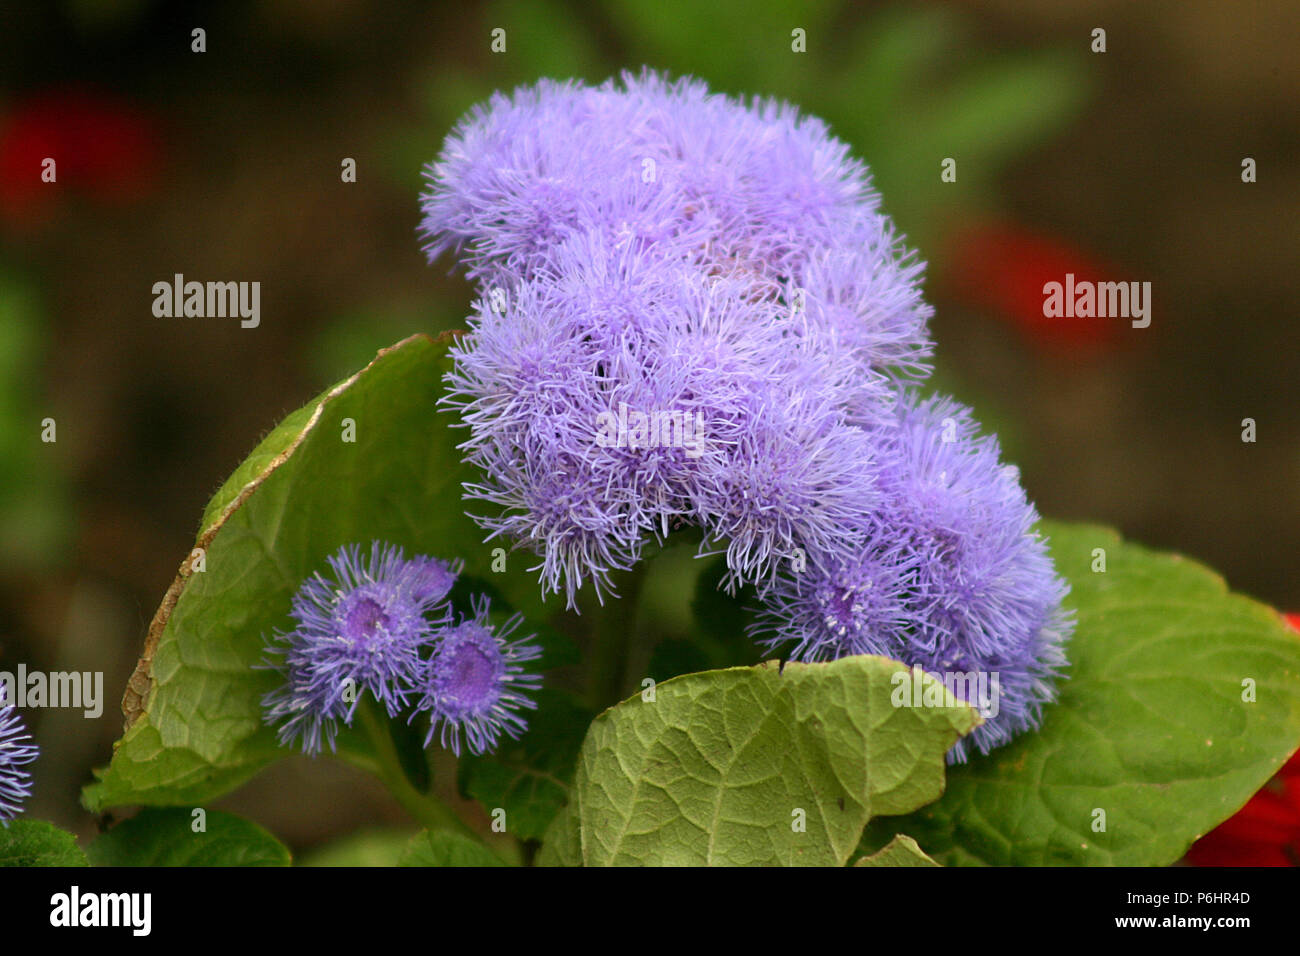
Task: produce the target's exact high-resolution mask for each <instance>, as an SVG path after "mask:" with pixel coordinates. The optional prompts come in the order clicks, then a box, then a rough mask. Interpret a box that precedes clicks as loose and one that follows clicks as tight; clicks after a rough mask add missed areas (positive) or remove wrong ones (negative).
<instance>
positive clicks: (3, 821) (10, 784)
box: [0, 684, 40, 827]
mask: <svg viewBox="0 0 1300 956" xmlns="http://www.w3.org/2000/svg"><path fill="white" fill-rule="evenodd" d="M39 755H40V751H39V750H38V749H37V747H36V745H35V744H34V743H32V738H31V735H30V734H29V733H27V728H26V727H25V726H24V725H23V719H22V717H20V716H19V714H18V711H17V709H16V708H15V707H14V706H13V704H10V703H8V701H6V699H5V688H4V685H3V684H0V825H2V826H5V827H7V826H9V821H10V820H12V819H13V818H14V817H16V816H17V815H18V813H19V811H20V810H21V809H22V804H23V801H24V800H26V799H27V797H28V796H30V795H31V792H32V778H31V774H29V773H28V772H27V771H26V770H24V769H23V768H24V767H25V766H27V764H29V763H31V762H32V761H33V760H35V759H36V758H37V757H38V756H39Z"/></svg>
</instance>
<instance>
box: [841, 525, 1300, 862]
mask: <svg viewBox="0 0 1300 956" xmlns="http://www.w3.org/2000/svg"><path fill="white" fill-rule="evenodd" d="M1043 530H1044V531H1045V532H1047V534H1048V535H1049V536H1050V538H1051V545H1052V554H1053V556H1054V557H1055V559H1056V563H1057V567H1058V569H1059V570H1060V572H1061V573H1062V574H1063V575H1064V576H1065V577H1066V578H1067V579H1068V580H1069V581H1070V582H1071V585H1072V592H1071V595H1070V598H1069V601H1068V603H1069V604H1071V605H1072V606H1073V607H1075V608H1076V609H1077V613H1078V625H1077V628H1076V631H1075V634H1074V636H1073V638H1072V639H1071V641H1070V643H1069V646H1068V648H1067V656H1068V658H1069V660H1070V668H1069V671H1068V674H1069V679H1068V680H1066V681H1064V682H1062V684H1061V698H1060V700H1059V701H1058V702H1057V703H1056V704H1055V705H1054V706H1052V707H1049V708H1048V709H1047V712H1046V715H1045V720H1044V723H1043V726H1042V728H1041V730H1040V731H1038V732H1037V733H1033V734H1027V735H1024V736H1022V737H1020V738H1019V739H1018V740H1016V741H1014V742H1013V743H1011V744H1009V745H1008V746H1006V747H1002V748H1000V749H998V750H995V751H994V752H993V753H992V754H990V755H988V756H987V757H982V758H977V759H974V760H972V761H971V762H970V763H969V764H966V765H965V766H961V767H954V768H952V769H951V770H950V771H949V774H948V792H947V793H946V794H945V795H944V797H943V799H942V800H940V801H939V802H937V803H934V804H932V805H930V806H928V807H926V808H924V809H923V810H920V811H919V812H917V813H914V814H912V815H910V816H908V817H904V818H903V819H900V820H882V821H879V822H878V823H876V824H874V825H873V826H872V827H871V828H870V830H869V832H868V840H867V845H868V846H871V845H879V844H880V842H882V841H883V840H884V839H886V838H887V837H888V834H892V833H895V832H898V831H900V830H901V831H906V832H907V833H909V834H911V835H912V836H913V837H915V838H916V840H917V842H918V843H919V844H920V845H921V846H922V847H924V848H925V850H926V852H928V853H929V854H930V855H931V856H933V857H934V858H935V859H936V860H938V861H939V862H941V863H943V864H946V865H960V864H980V863H988V864H995V865H1003V866H1005V865H1016V864H1023V865H1032V866H1040V865H1044V864H1065V865H1085V864H1086V865H1097V864H1114V865H1120V866H1163V865H1167V864H1170V863H1173V862H1174V861H1176V860H1177V859H1179V858H1180V857H1181V856H1182V855H1183V853H1184V851H1186V849H1187V847H1188V846H1189V845H1190V844H1191V843H1192V841H1194V840H1195V839H1197V838H1198V837H1200V836H1201V835H1202V834H1204V833H1206V832H1207V831H1209V830H1210V829H1212V828H1213V827H1214V826H1216V825H1217V824H1219V823H1220V822H1222V821H1223V820H1224V819H1226V818H1227V817H1229V816H1230V815H1232V814H1233V813H1234V812H1235V811H1236V810H1237V809H1238V808H1239V807H1241V805H1242V804H1243V803H1245V802H1246V800H1247V799H1249V797H1250V796H1251V795H1252V794H1253V793H1254V792H1255V791H1256V790H1258V789H1259V788H1260V787H1261V786H1263V784H1264V782H1265V781H1267V780H1268V779H1269V778H1270V777H1271V776H1272V775H1273V774H1274V772H1275V771H1276V770H1277V769H1278V767H1279V766H1280V765H1281V764H1282V763H1283V762H1284V761H1285V760H1286V759H1287V757H1288V756H1289V755H1290V754H1291V753H1293V752H1294V751H1295V750H1296V747H1297V746H1298V745H1300V636H1298V635H1296V634H1295V633H1294V632H1292V631H1290V630H1289V629H1288V628H1287V627H1286V626H1285V625H1284V624H1283V622H1282V620H1281V618H1280V616H1279V615H1278V614H1277V613H1276V612H1275V611H1273V610H1271V609H1270V608H1268V607H1265V606H1264V605H1262V604H1258V603H1256V602H1255V601H1252V600H1250V599H1248V598H1245V597H1242V596H1240V595H1236V594H1230V593H1229V592H1228V590H1227V588H1226V586H1225V584H1224V582H1223V580H1222V579H1221V578H1220V577H1218V576H1217V575H1215V574H1214V573H1213V572H1211V571H1209V570H1207V569H1206V568H1204V567H1202V566H1201V565H1199V564H1196V563H1195V562H1192V561H1189V560H1187V559H1185V558H1182V557H1181V556H1179V555H1174V554H1161V553H1158V552H1155V551H1149V550H1147V549H1146V548H1143V547H1141V546H1139V545H1136V544H1131V543H1126V542H1123V541H1121V540H1120V539H1119V537H1118V536H1117V535H1116V534H1115V533H1114V532H1113V531H1110V530H1107V529H1105V528H1099V527H1092V526H1088V525H1068V524H1056V523H1047V522H1045V523H1044V528H1043ZM1099 548H1100V549H1103V550H1104V551H1105V568H1106V570H1105V571H1104V572H1100V571H1096V572H1095V571H1093V567H1094V565H1095V563H1096V562H1097V560H1098V556H1097V555H1095V554H1094V551H1095V549H1099ZM1096 566H1098V567H1099V566H1100V565H1096ZM1248 682H1253V685H1252V684H1251V683H1248ZM1250 686H1253V688H1254V698H1255V699H1254V701H1253V702H1250V701H1248V700H1245V699H1243V697H1245V696H1249V695H1248V694H1247V693H1246V688H1247V687H1250ZM1098 811H1101V812H1102V813H1104V814H1105V816H1104V820H1103V818H1102V816H1101V815H1100V814H1099V813H1098ZM1103 822H1104V825H1105V829H1104V830H1101V829H1100V825H1101V823H1103Z"/></svg>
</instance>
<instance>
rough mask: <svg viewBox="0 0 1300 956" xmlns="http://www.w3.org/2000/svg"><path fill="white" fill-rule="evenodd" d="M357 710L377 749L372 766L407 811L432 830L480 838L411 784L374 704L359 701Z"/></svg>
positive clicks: (445, 808) (456, 817) (371, 741)
mask: <svg viewBox="0 0 1300 956" xmlns="http://www.w3.org/2000/svg"><path fill="white" fill-rule="evenodd" d="M357 713H358V714H359V715H360V717H361V728H362V730H363V731H364V732H365V735H366V737H367V739H368V740H369V741H370V745H371V746H372V747H373V748H374V751H375V760H374V765H373V767H372V768H371V769H373V770H374V772H375V773H376V774H378V776H379V779H380V780H382V781H383V782H384V785H385V786H386V787H388V789H389V792H391V793H392V795H393V796H394V797H396V798H397V802H398V803H400V804H401V805H402V807H403V808H404V809H405V810H406V812H407V813H409V814H410V815H411V816H412V817H414V818H415V819H416V820H417V821H418V822H419V823H420V824H422V825H423V826H425V827H428V828H429V829H431V830H454V831H455V832H457V833H461V834H464V835H465V836H468V837H472V838H473V839H475V840H478V839H479V836H478V834H477V833H475V832H474V831H473V830H472V829H470V827H469V826H468V825H467V824H466V823H465V821H464V820H462V819H461V818H460V817H459V816H457V815H456V811H454V810H453V809H452V808H451V807H449V806H447V804H445V803H443V802H442V801H441V800H439V799H438V798H437V797H435V796H434V795H433V794H432V793H427V794H426V793H421V792H420V791H419V790H417V789H415V787H414V786H413V785H412V784H411V781H410V780H409V779H408V778H407V776H406V773H405V771H403V770H402V762H401V759H400V758H399V757H398V755H397V747H396V746H395V745H394V743H393V735H392V733H391V732H390V731H389V728H388V722H387V720H386V719H385V718H384V717H383V716H382V715H381V714H379V713H378V712H377V711H376V710H375V707H374V703H373V701H371V700H370V698H369V697H366V698H365V699H363V700H362V701H361V702H360V704H359V705H358V706H357Z"/></svg>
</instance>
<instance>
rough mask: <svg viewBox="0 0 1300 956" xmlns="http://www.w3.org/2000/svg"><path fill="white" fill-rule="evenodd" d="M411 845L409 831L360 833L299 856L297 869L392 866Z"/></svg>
mask: <svg viewBox="0 0 1300 956" xmlns="http://www.w3.org/2000/svg"><path fill="white" fill-rule="evenodd" d="M410 842H411V831H410V830H363V831H361V832H360V833H352V834H349V835H348V836H346V837H344V838H343V839H341V840H338V841H336V842H334V843H330V844H329V845H327V846H323V847H321V848H320V849H318V850H313V851H311V852H310V853H308V854H305V855H303V856H300V857H299V858H298V860H297V863H298V865H299V866H312V867H316V866H365V867H375V866H396V865H397V861H398V860H399V859H400V858H401V856H402V854H403V853H404V852H405V851H406V848H407V846H408V845H409V844H410Z"/></svg>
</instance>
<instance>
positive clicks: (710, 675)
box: [538, 656, 979, 866]
mask: <svg viewBox="0 0 1300 956" xmlns="http://www.w3.org/2000/svg"><path fill="white" fill-rule="evenodd" d="M900 673H901V674H906V675H908V676H909V679H910V675H911V673H912V672H911V671H909V670H908V669H907V668H905V667H904V666H903V665H902V664H899V663H897V662H895V661H890V660H886V659H885V658H881V657H867V656H863V657H847V658H843V659H841V660H838V661H834V662H831V663H826V664H787V665H786V666H785V668H784V669H781V668H779V667H778V666H777V664H776V662H774V661H771V662H768V663H766V664H761V665H759V666H757V667H737V668H730V669H727V670H718V671H707V672H705V673H701V674H689V675H687V676H685V677H679V678H676V679H674V680H670V681H667V682H665V683H663V684H660V685H659V686H658V687H657V688H656V693H655V698H654V700H653V701H652V702H651V701H646V700H643V699H642V697H640V696H637V697H633V698H631V699H630V700H627V701H624V702H623V703H621V704H619V705H618V706H616V707H613V708H611V709H609V710H607V711H606V712H605V713H603V714H601V715H600V716H599V717H597V718H596V720H595V721H593V722H592V725H591V729H590V730H589V731H588V733H587V739H586V741H585V742H584V743H583V746H582V752H581V754H580V756H579V761H578V772H577V775H576V778H575V780H574V786H573V791H572V796H571V799H570V801H569V804H568V806H567V808H566V810H565V812H564V813H563V814H561V815H560V816H559V817H557V818H556V821H555V822H554V823H553V824H552V826H551V830H550V831H549V832H548V834H547V841H546V845H545V846H544V847H543V850H542V853H541V855H540V857H539V861H538V862H539V863H540V864H541V865H575V864H579V863H581V864H586V865H626V864H672V865H699V864H714V865H772V864H794V863H798V864H805V865H830V866H843V865H844V864H845V863H846V862H847V861H848V859H849V856H850V855H851V854H852V853H853V851H854V849H855V847H856V846H857V844H858V838H859V837H860V835H861V833H862V828H863V825H864V824H865V823H866V822H867V821H868V820H869V819H871V817H873V816H876V815H878V814H897V813H902V812H907V810H910V809H915V808H916V807H919V806H922V805H924V804H926V803H929V802H930V801H932V800H935V799H936V798H938V796H939V795H940V794H941V793H942V792H943V786H944V754H946V753H947V751H948V749H949V748H950V747H951V746H952V744H953V743H954V742H955V741H956V740H957V738H958V737H959V736H960V735H961V734H964V733H968V732H969V731H970V730H971V729H973V728H974V727H975V726H976V725H977V724H978V723H979V717H978V715H977V714H976V713H975V711H974V710H972V709H971V708H969V707H967V706H965V705H964V704H961V703H959V702H958V701H957V700H956V699H955V698H954V697H953V696H952V695H951V694H950V693H948V691H947V690H946V689H944V688H943V686H942V684H939V683H938V682H935V681H933V680H932V678H929V677H925V678H924V681H925V682H926V684H927V686H929V685H931V684H933V685H935V686H936V687H937V689H938V690H939V691H940V692H941V693H942V694H943V700H944V702H945V706H943V707H920V708H910V707H895V706H894V705H893V703H892V702H891V697H892V692H893V689H894V687H895V683H896V682H895V681H894V675H895V674H900ZM900 808H906V809H900Z"/></svg>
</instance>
